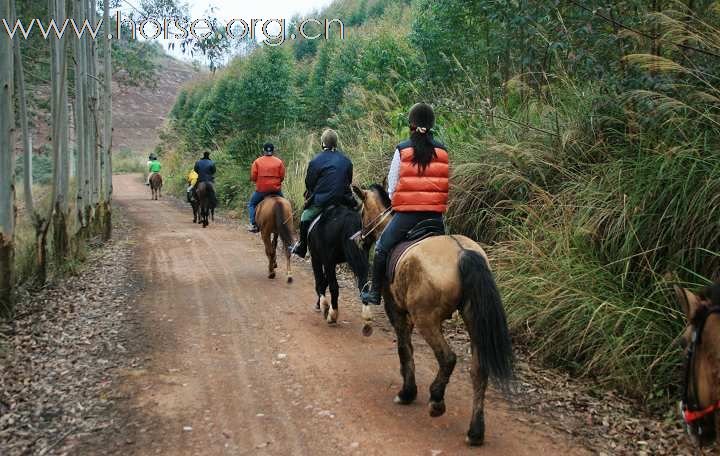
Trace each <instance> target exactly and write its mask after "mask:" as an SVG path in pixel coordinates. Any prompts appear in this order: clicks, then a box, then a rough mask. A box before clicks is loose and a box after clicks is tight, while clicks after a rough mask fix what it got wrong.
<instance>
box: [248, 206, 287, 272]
mask: <svg viewBox="0 0 720 456" xmlns="http://www.w3.org/2000/svg"><path fill="white" fill-rule="evenodd" d="M255 217H256V220H257V224H258V227H259V228H260V233H261V236H262V240H263V243H264V244H265V255H267V257H268V278H269V279H274V278H275V269H276V268H277V245H278V238H280V239H282V242H283V246H284V249H283V252H285V259H286V260H287V282H288V283H291V282H292V281H293V278H292V266H291V265H292V263H291V261H290V256H291V255H290V246H291V245H292V243H293V235H292V232H293V213H292V207H291V206H290V201H288V200H287V199H285V198H283V197H281V196H270V197H267V198H265V199H264V200H262V201H261V202H260V204H258V206H257V210H256V213H255Z"/></svg>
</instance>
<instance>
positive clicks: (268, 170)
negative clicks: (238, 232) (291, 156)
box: [248, 143, 285, 233]
mask: <svg viewBox="0 0 720 456" xmlns="http://www.w3.org/2000/svg"><path fill="white" fill-rule="evenodd" d="M274 153H275V146H273V145H272V144H270V143H267V144H265V145H264V146H263V156H262V157H260V158H258V159H257V160H255V162H253V164H252V171H251V175H250V179H251V180H252V181H253V182H255V193H253V195H252V197H251V198H250V203H249V204H248V212H249V215H250V227H249V228H248V230H249V231H250V232H251V233H257V232H258V231H259V229H258V226H257V225H256V223H255V208H256V207H257V205H258V204H260V202H261V201H262V200H263V199H264V198H265V197H267V196H271V195H279V196H283V194H282V182H283V180H284V179H285V165H284V164H283V161H282V160H280V159H279V158H277V157H275V156H274Z"/></svg>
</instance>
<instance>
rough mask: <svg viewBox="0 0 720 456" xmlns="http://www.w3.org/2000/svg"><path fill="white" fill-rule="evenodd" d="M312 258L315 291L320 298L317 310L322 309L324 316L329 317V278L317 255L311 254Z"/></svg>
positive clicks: (316, 304)
mask: <svg viewBox="0 0 720 456" xmlns="http://www.w3.org/2000/svg"><path fill="white" fill-rule="evenodd" d="M310 259H311V260H312V261H311V262H312V268H313V275H314V276H315V293H317V296H318V300H317V302H316V303H315V310H317V311H318V312H320V311H322V313H323V318H327V312H328V308H327V300H326V299H325V291H326V290H327V279H326V278H325V271H324V270H323V265H322V263H321V262H320V258H319V257H318V256H317V255H313V256H311V257H310Z"/></svg>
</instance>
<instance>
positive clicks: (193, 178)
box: [185, 169, 200, 203]
mask: <svg viewBox="0 0 720 456" xmlns="http://www.w3.org/2000/svg"><path fill="white" fill-rule="evenodd" d="M199 177H200V176H199V175H198V173H196V172H195V170H194V169H191V170H190V172H189V173H188V175H187V177H186V178H185V180H187V183H188V188H187V200H188V203H192V200H193V198H195V185H197V181H198V178H199Z"/></svg>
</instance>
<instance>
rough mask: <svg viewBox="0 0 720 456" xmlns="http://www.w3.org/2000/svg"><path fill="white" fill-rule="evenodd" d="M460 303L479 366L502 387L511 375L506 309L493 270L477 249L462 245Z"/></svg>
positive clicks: (511, 364) (509, 379)
mask: <svg viewBox="0 0 720 456" xmlns="http://www.w3.org/2000/svg"><path fill="white" fill-rule="evenodd" d="M458 267H459V269H460V280H461V281H462V290H463V301H462V306H463V307H464V309H462V310H463V311H464V314H465V315H468V318H467V321H468V323H469V324H471V325H472V328H468V329H470V331H469V332H470V336H471V340H472V343H473V344H474V345H475V350H477V351H478V354H479V356H480V370H481V372H482V374H483V375H487V376H488V377H490V378H491V379H493V380H494V381H495V382H496V383H497V384H498V385H499V386H500V387H501V388H502V389H503V390H508V386H509V384H510V381H511V380H512V377H513V353H512V343H511V341H510V332H509V330H508V325H507V319H506V317H505V310H504V309H503V305H502V300H501V299H500V293H499V292H498V289H497V286H496V285H495V279H493V276H492V272H490V268H489V267H488V264H487V262H486V261H485V258H483V257H482V255H480V254H479V253H478V252H476V251H473V250H465V249H463V251H462V253H460V260H459V263H458Z"/></svg>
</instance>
